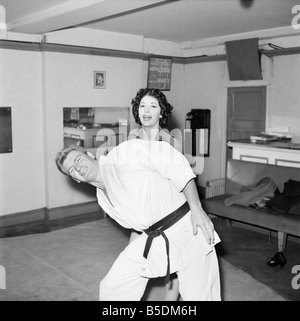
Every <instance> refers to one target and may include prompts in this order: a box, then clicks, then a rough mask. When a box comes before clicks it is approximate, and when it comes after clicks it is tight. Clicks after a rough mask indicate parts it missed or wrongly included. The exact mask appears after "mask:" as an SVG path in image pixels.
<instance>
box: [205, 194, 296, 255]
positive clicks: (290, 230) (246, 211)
mask: <svg viewBox="0 0 300 321" xmlns="http://www.w3.org/2000/svg"><path fill="white" fill-rule="evenodd" d="M230 196H231V194H223V195H219V196H214V197H211V198H206V199H202V200H201V203H202V206H203V209H204V210H205V211H206V213H208V214H212V215H215V216H220V217H222V218H227V219H230V220H234V221H239V222H242V223H246V224H251V225H255V226H259V227H262V228H266V229H268V230H274V231H277V233H278V252H283V251H284V250H285V247H286V239H287V235H288V234H290V235H294V236H298V237H300V215H295V214H281V213H279V212H277V211H275V210H272V209H255V208H251V207H247V206H242V205H236V204H234V205H230V206H226V205H225V204H224V200H225V199H226V198H228V197H230Z"/></svg>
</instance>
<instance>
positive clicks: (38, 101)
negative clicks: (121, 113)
mask: <svg viewBox="0 0 300 321" xmlns="http://www.w3.org/2000/svg"><path fill="white" fill-rule="evenodd" d="M0 57H1V60H0V68H1V82H0V88H1V95H0V97H1V98H0V99H1V106H11V107H12V116H13V117H12V127H13V152H12V153H9V154H0V170H1V180H0V184H1V185H0V188H1V189H0V192H1V195H0V216H5V215H8V214H13V213H19V212H25V211H30V210H35V209H40V208H44V207H46V208H49V209H51V208H56V207H60V206H66V205H72V204H79V203H85V202H89V201H92V200H95V199H96V197H95V189H94V188H93V187H91V186H88V185H87V184H77V183H75V182H73V181H72V180H70V179H69V178H68V177H65V176H63V175H62V174H61V173H60V172H59V171H58V170H57V168H56V166H55V162H54V159H55V155H56V153H57V152H58V151H59V150H60V149H61V148H62V147H63V107H108V106H113V107H123V106H128V107H131V100H132V98H133V97H134V96H135V95H136V92H137V91H138V90H139V89H140V88H141V87H146V84H147V73H148V64H147V62H146V61H143V60H140V59H128V58H114V57H103V56H94V55H85V54H70V53H56V52H32V51H22V50H9V49H5V50H2V49H1V50H0ZM95 70H103V71H106V81H107V83H106V88H105V89H94V88H93V75H94V71H95ZM177 79H180V80H179V81H177ZM181 79H182V66H180V65H177V66H175V67H174V69H173V73H172V90H171V91H170V92H167V93H166V95H167V96H170V99H171V98H172V99H173V97H174V98H175V99H177V95H181V92H180V87H181V86H182V80H181ZM173 80H174V81H173ZM173 93H174V94H173ZM130 114H131V113H130ZM131 125H132V127H136V126H137V125H136V124H135V123H134V120H133V117H132V115H131Z"/></svg>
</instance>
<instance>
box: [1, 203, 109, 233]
mask: <svg viewBox="0 0 300 321" xmlns="http://www.w3.org/2000/svg"><path fill="white" fill-rule="evenodd" d="M95 212H98V213H99V215H103V216H104V214H105V213H104V211H103V210H102V209H101V207H100V206H99V204H98V202H97V201H92V202H87V203H81V204H76V205H68V206H61V207H56V208H51V209H48V208H40V209H36V210H32V211H27V212H19V213H14V214H9V215H4V216H1V217H0V229H1V228H6V227H10V226H14V225H20V224H27V223H33V222H47V221H53V220H58V219H63V218H69V217H76V216H80V215H85V214H91V213H95Z"/></svg>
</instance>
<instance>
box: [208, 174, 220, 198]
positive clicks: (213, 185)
mask: <svg viewBox="0 0 300 321" xmlns="http://www.w3.org/2000/svg"><path fill="white" fill-rule="evenodd" d="M222 194H225V178H218V179H213V180H211V181H208V182H206V187H205V198H210V197H213V196H218V195H222Z"/></svg>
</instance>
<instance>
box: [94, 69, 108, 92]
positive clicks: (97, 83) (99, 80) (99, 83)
mask: <svg viewBox="0 0 300 321" xmlns="http://www.w3.org/2000/svg"><path fill="white" fill-rule="evenodd" d="M105 86H106V72H105V71H94V88H96V89H104V88H105Z"/></svg>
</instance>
